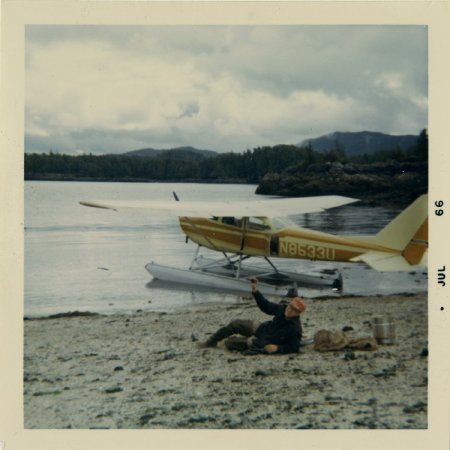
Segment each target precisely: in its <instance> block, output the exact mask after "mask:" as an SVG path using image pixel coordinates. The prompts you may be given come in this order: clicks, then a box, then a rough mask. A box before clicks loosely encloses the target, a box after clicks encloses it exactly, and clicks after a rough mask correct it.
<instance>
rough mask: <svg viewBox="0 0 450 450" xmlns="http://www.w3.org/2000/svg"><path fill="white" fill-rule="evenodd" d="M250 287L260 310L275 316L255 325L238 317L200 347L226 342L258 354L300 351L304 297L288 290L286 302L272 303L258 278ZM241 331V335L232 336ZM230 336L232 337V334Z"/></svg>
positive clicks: (241, 350) (244, 350)
mask: <svg viewBox="0 0 450 450" xmlns="http://www.w3.org/2000/svg"><path fill="white" fill-rule="evenodd" d="M251 288H252V294H253V297H254V299H255V300H256V304H257V305H258V307H259V309H260V310H261V311H262V312H264V313H266V314H269V315H272V316H274V317H273V319H272V320H270V321H267V322H263V323H261V324H255V323H254V322H253V321H251V320H243V319H236V320H233V321H232V322H230V323H229V324H228V325H226V326H224V327H222V328H220V329H219V330H217V331H216V332H215V333H214V334H213V335H212V336H211V337H210V338H209V339H208V340H207V341H205V342H202V343H200V344H199V347H200V348H205V347H216V346H217V344H218V342H220V341H221V340H223V339H225V338H228V339H227V340H226V341H225V347H226V348H227V349H228V350H234V351H240V352H243V353H245V354H255V353H298V351H299V348H300V341H301V338H302V326H301V322H300V314H301V313H302V312H304V311H305V309H306V305H305V302H304V301H303V299H301V298H300V297H298V294H297V290H296V289H294V288H291V289H289V291H288V293H287V295H286V297H289V301H288V302H287V304H286V303H285V304H283V303H279V304H277V303H272V302H270V301H269V300H267V299H266V298H265V297H264V296H263V295H262V294H261V292H259V291H258V289H257V280H256V278H252V279H251ZM236 334H239V335H241V336H233V335H236ZM230 336H231V337H230Z"/></svg>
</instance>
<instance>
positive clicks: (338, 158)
mask: <svg viewBox="0 0 450 450" xmlns="http://www.w3.org/2000/svg"><path fill="white" fill-rule="evenodd" d="M427 162H428V138H427V134H426V132H425V130H424V131H422V133H421V134H420V136H419V137H418V139H417V143H416V145H414V146H413V147H411V148H410V149H408V150H403V149H402V148H398V147H397V148H394V149H385V150H381V151H378V152H376V153H373V154H363V155H355V156H349V155H347V154H346V152H345V149H343V148H331V149H329V150H326V151H315V150H313V148H312V147H311V146H306V147H297V146H295V145H276V146H273V147H258V148H255V149H253V150H247V151H246V152H244V153H218V154H216V155H215V156H211V155H209V156H205V155H203V154H201V153H195V152H192V151H186V152H182V151H179V150H177V151H173V152H172V151H166V152H161V153H159V154H157V155H156V156H152V157H144V156H130V155H98V156H94V155H80V156H69V155H63V154H58V153H51V152H50V153H48V154H33V153H32V154H25V179H26V180H80V181H82V180H98V181H149V182H152V181H159V182H162V181H192V182H219V183H255V184H259V186H258V189H257V192H258V193H261V194H271V195H273V194H278V195H286V196H289V195H291V196H292V195H296V196H298V195H323V194H328V193H333V194H341V195H353V196H360V195H371V196H372V197H374V198H377V199H382V198H384V197H385V196H386V195H391V196H394V193H393V188H396V189H399V190H400V191H402V192H406V193H407V195H406V196H407V197H408V199H409V197H411V196H413V195H416V194H417V192H419V191H423V192H426V191H427V187H428V164H427ZM394 180H395V181H396V184H393V181H394ZM405 190H406V191H405ZM400 191H399V192H400ZM379 194H381V196H380V195H379ZM380 201H381V200H380Z"/></svg>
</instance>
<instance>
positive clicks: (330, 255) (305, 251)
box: [280, 241, 336, 261]
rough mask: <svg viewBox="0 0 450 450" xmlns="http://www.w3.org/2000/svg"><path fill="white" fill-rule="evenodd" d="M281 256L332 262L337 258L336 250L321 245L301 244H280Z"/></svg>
mask: <svg viewBox="0 0 450 450" xmlns="http://www.w3.org/2000/svg"><path fill="white" fill-rule="evenodd" d="M280 256H290V257H298V258H310V259H326V260H329V261H332V260H334V259H335V257H336V250H335V249H334V248H331V247H323V246H320V245H312V244H301V243H299V242H286V241H285V242H280Z"/></svg>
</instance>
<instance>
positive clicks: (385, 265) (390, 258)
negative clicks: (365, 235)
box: [350, 251, 412, 272]
mask: <svg viewBox="0 0 450 450" xmlns="http://www.w3.org/2000/svg"><path fill="white" fill-rule="evenodd" d="M350 261H354V262H357V261H362V262H364V263H366V264H367V265H369V266H370V267H372V268H373V269H375V270H378V271H379V272H395V271H398V272H404V271H408V270H411V268H412V267H411V265H410V264H409V263H408V261H406V259H405V258H403V256H401V255H393V254H388V253H384V252H375V251H373V252H367V253H363V254H362V255H359V256H357V257H355V258H352V259H351V260H350Z"/></svg>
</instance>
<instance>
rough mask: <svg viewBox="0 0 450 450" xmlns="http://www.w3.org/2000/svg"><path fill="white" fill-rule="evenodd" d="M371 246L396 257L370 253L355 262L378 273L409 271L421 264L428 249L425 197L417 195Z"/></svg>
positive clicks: (426, 198)
mask: <svg viewBox="0 0 450 450" xmlns="http://www.w3.org/2000/svg"><path fill="white" fill-rule="evenodd" d="M374 243H376V244H377V245H380V246H382V247H387V248H391V249H393V250H397V251H398V252H400V254H395V253H393V254H389V253H386V252H377V251H370V252H367V253H364V254H362V255H360V256H359V257H357V258H356V259H357V260H360V261H364V262H365V263H366V264H368V265H370V266H371V267H373V268H374V269H376V270H380V271H391V270H392V271H394V270H398V271H401V270H410V269H411V267H412V266H417V265H421V264H423V260H424V256H425V254H426V252H427V249H428V195H427V194H424V195H421V196H420V197H419V198H417V199H416V200H415V201H414V202H413V203H412V204H411V205H410V206H408V207H407V208H406V209H405V210H403V211H402V212H401V213H400V214H399V215H398V216H397V217H396V218H395V219H394V220H392V221H391V222H390V223H389V224H388V225H386V226H385V227H384V228H383V229H382V230H381V231H380V232H379V233H378V234H377V235H376V236H375V237H374Z"/></svg>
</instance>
